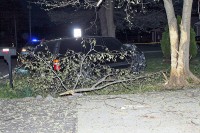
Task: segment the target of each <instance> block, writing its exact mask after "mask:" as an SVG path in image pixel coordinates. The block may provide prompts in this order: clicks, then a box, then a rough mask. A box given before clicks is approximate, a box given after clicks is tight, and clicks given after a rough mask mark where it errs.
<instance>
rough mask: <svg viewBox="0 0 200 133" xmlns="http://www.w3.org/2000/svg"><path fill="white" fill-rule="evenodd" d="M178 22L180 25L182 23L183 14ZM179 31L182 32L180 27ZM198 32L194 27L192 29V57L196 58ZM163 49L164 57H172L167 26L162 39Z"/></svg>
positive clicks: (178, 18)
mask: <svg viewBox="0 0 200 133" xmlns="http://www.w3.org/2000/svg"><path fill="white" fill-rule="evenodd" d="M177 23H178V25H180V23H181V16H178V17H177ZM178 30H179V33H180V29H178ZM195 37H196V33H195V31H194V29H193V28H191V29H190V58H194V57H196V55H197V45H196V40H195ZM160 43H161V49H162V53H163V56H164V58H168V59H169V58H170V57H171V51H170V38H169V28H168V26H166V28H165V31H164V32H163V33H162V40H161V42H160Z"/></svg>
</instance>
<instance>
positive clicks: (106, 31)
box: [99, 0, 116, 37]
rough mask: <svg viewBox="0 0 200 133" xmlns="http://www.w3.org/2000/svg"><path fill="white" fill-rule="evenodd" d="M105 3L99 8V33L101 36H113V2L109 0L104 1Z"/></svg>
mask: <svg viewBox="0 0 200 133" xmlns="http://www.w3.org/2000/svg"><path fill="white" fill-rule="evenodd" d="M105 3H106V5H105V6H101V8H100V10H99V19H100V24H101V34H102V36H110V37H115V29H116V28H115V24H114V15H113V8H114V3H113V1H111V0H106V1H105Z"/></svg>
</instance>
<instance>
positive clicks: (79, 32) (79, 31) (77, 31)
mask: <svg viewBox="0 0 200 133" xmlns="http://www.w3.org/2000/svg"><path fill="white" fill-rule="evenodd" d="M81 36H82V33H81V29H74V37H75V38H78V37H81Z"/></svg>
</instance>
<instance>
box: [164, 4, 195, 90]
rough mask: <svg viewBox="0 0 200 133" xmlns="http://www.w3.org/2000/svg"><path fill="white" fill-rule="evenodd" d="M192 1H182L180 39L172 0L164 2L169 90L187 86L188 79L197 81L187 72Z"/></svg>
mask: <svg viewBox="0 0 200 133" xmlns="http://www.w3.org/2000/svg"><path fill="white" fill-rule="evenodd" d="M192 1H193V0H184V5H183V15H182V22H181V25H180V33H181V34H180V38H179V33H178V26H177V19H176V17H175V13H174V8H173V3H172V0H164V6H165V10H166V13H167V19H168V25H169V34H170V43H171V72H170V79H169V81H168V83H167V86H168V87H169V88H171V87H174V86H177V87H178V86H179V87H180V86H181V87H182V86H186V85H188V79H192V80H194V81H198V82H199V80H198V78H196V77H195V76H194V75H193V74H192V73H191V72H190V70H189V46H190V21H191V10H192ZM179 39H180V41H179Z"/></svg>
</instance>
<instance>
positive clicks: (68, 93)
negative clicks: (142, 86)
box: [59, 71, 163, 96]
mask: <svg viewBox="0 0 200 133" xmlns="http://www.w3.org/2000/svg"><path fill="white" fill-rule="evenodd" d="M162 73H163V71H162V72H157V73H154V74H150V75H144V76H140V77H137V78H133V79H124V80H114V81H111V82H109V83H106V84H105V85H102V86H99V87H97V86H98V85H100V84H102V83H103V82H107V80H106V78H107V77H109V76H110V75H107V76H105V77H103V78H102V79H100V80H99V81H98V82H97V83H95V84H94V85H93V86H92V87H90V88H80V89H75V90H69V91H66V92H63V93H61V94H59V95H60V96H64V95H73V94H75V93H80V92H89V91H94V90H100V89H103V88H105V87H107V86H110V85H114V84H118V83H123V82H127V81H135V80H139V79H143V78H146V77H150V76H153V75H156V74H162Z"/></svg>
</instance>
